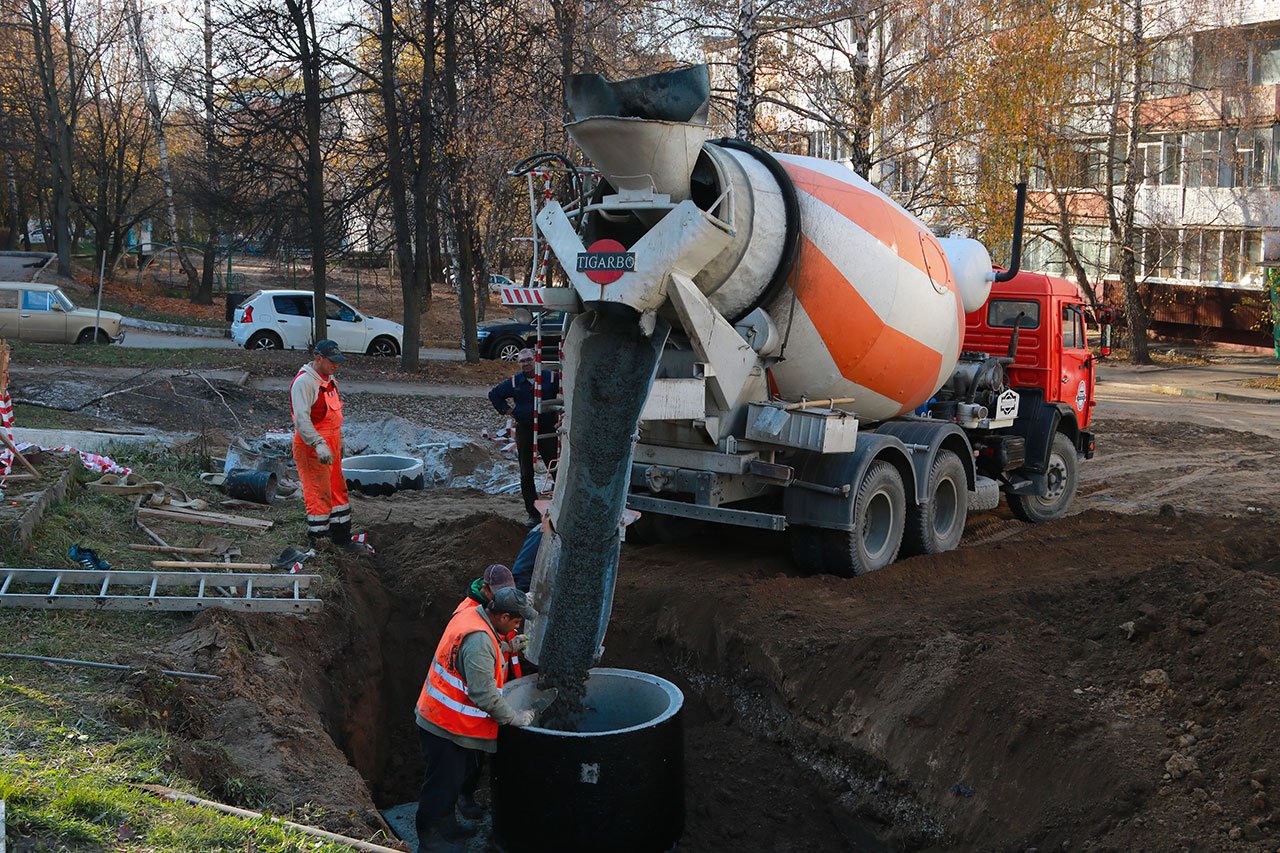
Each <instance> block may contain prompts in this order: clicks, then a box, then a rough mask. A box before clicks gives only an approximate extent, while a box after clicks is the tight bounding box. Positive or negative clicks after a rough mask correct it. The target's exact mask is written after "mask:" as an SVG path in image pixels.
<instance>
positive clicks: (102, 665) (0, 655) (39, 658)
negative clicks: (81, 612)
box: [0, 652, 222, 681]
mask: <svg viewBox="0 0 1280 853" xmlns="http://www.w3.org/2000/svg"><path fill="white" fill-rule="evenodd" d="M0 658H12V659H14V660H33V661H39V662H41V663H61V664H66V665H67V666H89V667H93V668H95V669H115V670H137V669H140V667H136V666H125V665H124V664H122V663H100V662H98V661H91V660H75V659H73V658H50V657H43V656H41V655H19V654H13V653H12V652H0ZM160 672H161V673H163V674H164V675H169V676H172V677H174V678H198V679H203V680H205V681H221V680H222V676H221V675H209V674H207V673H203V672H182V671H181V670H175V669H162V670H160Z"/></svg>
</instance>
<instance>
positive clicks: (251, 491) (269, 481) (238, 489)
mask: <svg viewBox="0 0 1280 853" xmlns="http://www.w3.org/2000/svg"><path fill="white" fill-rule="evenodd" d="M276 482H277V481H276V475H275V474H274V473H272V472H271V471H251V470H249V469H248V468H236V469H235V470H233V471H232V472H231V473H230V474H228V475H227V480H226V482H225V483H224V484H223V486H222V488H223V490H224V491H225V492H226V493H227V497H232V498H238V499H239V500H242V501H253V502H254V503H259V504H269V503H271V502H272V501H274V500H275V499H276Z"/></svg>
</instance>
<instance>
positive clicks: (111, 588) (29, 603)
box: [0, 568, 324, 615]
mask: <svg viewBox="0 0 1280 853" xmlns="http://www.w3.org/2000/svg"><path fill="white" fill-rule="evenodd" d="M0 578H2V579H3V580H0V607H35V608H41V609H46V610H169V611H189V612H190V611H198V610H208V609H209V608H212V607H220V608H223V609H225V610H240V611H248V612H253V613H291V614H295V615H302V614H306V613H314V612H316V611H318V610H320V608H321V607H323V606H324V602H323V601H321V600H320V599H318V598H304V597H303V596H302V593H303V591H306V590H309V589H310V587H311V584H312V583H317V582H318V581H319V580H320V576H319V575H295V574H286V573H279V574H249V573H236V572H226V573H224V572H121V571H114V570H111V571H91V570H83V569H67V570H63V569H12V568H0ZM227 590H231V592H230V593H228V592H227ZM264 590H266V591H268V594H267V595H262V594H261V593H262V592H263V591H264Z"/></svg>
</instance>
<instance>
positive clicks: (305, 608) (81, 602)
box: [0, 594, 324, 613]
mask: <svg viewBox="0 0 1280 853" xmlns="http://www.w3.org/2000/svg"><path fill="white" fill-rule="evenodd" d="M0 607H33V608H40V609H44V610H163V611H181V612H191V611H197V610H208V609H210V608H214V607H217V608H222V609H224V610H239V611H244V612H254V613H314V612H316V611H318V610H321V609H322V608H323V607H324V602H323V601H321V600H320V599H318V598H302V599H297V598H254V599H245V598H215V597H210V596H205V597H204V598H198V597H196V596H176V595H175V596H161V597H158V598H149V597H147V596H145V595H109V596H107V597H106V598H99V597H98V596H96V595H59V596H55V597H53V598H49V597H47V596H44V595H13V594H10V595H6V596H4V597H3V598H0Z"/></svg>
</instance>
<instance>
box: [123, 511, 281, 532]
mask: <svg viewBox="0 0 1280 853" xmlns="http://www.w3.org/2000/svg"><path fill="white" fill-rule="evenodd" d="M138 515H142V516H146V517H147V518H156V519H161V520H164V521H185V522H187V523H188V524H203V525H206V526H208V527H249V528H252V529H254V530H270V529H271V528H272V527H273V526H274V522H271V521H267V520H266V519H260V518H214V517H210V516H206V515H188V514H185V513H178V512H173V511H172V510H161V509H149V508H147V507H143V508H142V509H140V510H138Z"/></svg>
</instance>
